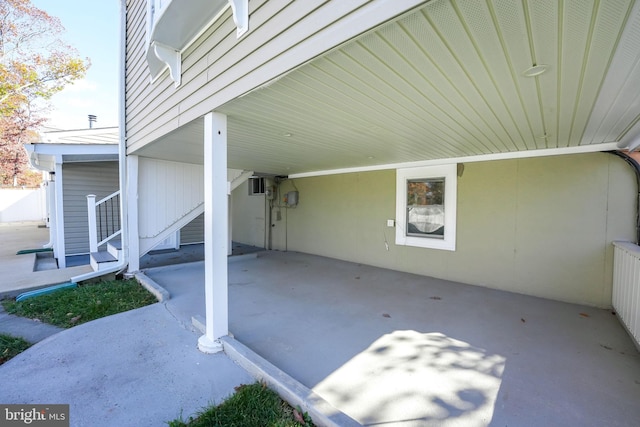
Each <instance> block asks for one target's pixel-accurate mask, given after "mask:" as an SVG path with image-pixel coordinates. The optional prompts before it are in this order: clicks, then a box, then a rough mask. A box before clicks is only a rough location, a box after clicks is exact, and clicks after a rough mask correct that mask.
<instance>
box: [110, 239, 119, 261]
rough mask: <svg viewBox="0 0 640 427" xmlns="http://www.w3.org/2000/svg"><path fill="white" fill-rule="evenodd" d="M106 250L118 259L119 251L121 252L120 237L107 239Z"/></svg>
mask: <svg viewBox="0 0 640 427" xmlns="http://www.w3.org/2000/svg"><path fill="white" fill-rule="evenodd" d="M107 252H109V253H110V254H111V255H113V257H114V258H117V259H120V253H121V252H122V241H120V239H117V240H116V239H114V240H109V241H108V242H107Z"/></svg>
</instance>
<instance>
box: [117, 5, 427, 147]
mask: <svg viewBox="0 0 640 427" xmlns="http://www.w3.org/2000/svg"><path fill="white" fill-rule="evenodd" d="M421 3H423V1H421V0H405V1H402V2H400V1H398V2H387V3H385V4H384V5H382V4H381V3H380V2H372V1H367V0H350V1H347V0H345V1H340V2H335V1H334V2H329V1H320V0H305V1H297V2H296V1H291V0H270V1H265V0H252V1H250V2H249V13H250V18H249V26H250V31H249V32H248V33H247V34H246V35H245V36H243V37H242V38H241V39H239V40H238V39H237V38H236V32H235V30H236V29H235V25H234V23H233V19H232V17H231V11H230V10H228V11H227V12H225V13H224V14H223V16H222V17H221V19H219V20H218V21H217V22H215V23H214V24H213V25H212V26H211V28H209V29H207V30H206V31H205V33H204V34H203V35H202V36H201V37H200V38H199V39H198V40H196V41H195V42H194V43H193V44H192V45H191V46H189V47H188V48H187V49H186V51H185V52H184V54H183V56H182V84H181V85H180V87H178V88H175V87H174V85H173V81H171V79H170V78H169V77H168V73H167V72H165V73H164V74H163V75H162V76H161V77H159V78H158V79H157V81H156V82H154V84H150V82H149V81H150V75H149V71H148V68H147V64H146V60H145V37H146V36H145V31H146V9H145V4H146V2H145V1H144V0H131V1H129V2H128V6H127V8H128V13H127V42H126V43H127V52H128V57H127V66H126V68H127V70H126V73H127V79H126V114H127V119H126V122H127V129H126V130H127V137H128V147H129V152H133V151H135V150H136V149H139V148H141V147H142V146H143V145H145V144H147V143H149V142H152V141H153V140H154V139H156V138H158V137H160V136H162V135H164V134H166V133H168V132H170V131H172V130H174V129H176V128H178V127H179V126H180V125H184V124H186V123H188V122H190V121H192V120H194V119H196V118H198V117H201V116H202V115H204V114H205V113H207V112H209V111H212V110H214V109H215V108H217V107H219V106H220V105H222V104H224V103H225V102H227V101H229V100H231V99H233V98H235V97H237V96H240V95H242V94H243V93H246V92H247V91H250V90H252V89H254V88H256V87H258V86H260V85H262V84H264V83H266V82H268V81H270V80H271V79H273V78H276V77H278V76H280V75H282V74H283V73H286V72H287V71H289V70H291V69H293V68H295V67H296V66H298V65H300V64H302V63H304V62H306V61H308V60H310V59H312V58H313V57H316V56H318V55H320V54H322V53H324V52H326V51H327V50H329V49H331V48H333V47H334V46H336V45H338V44H341V43H343V42H345V41H347V40H349V39H351V38H353V37H355V36H357V35H359V34H361V33H362V32H364V31H366V30H369V29H371V28H372V27H375V26H377V25H379V24H381V23H383V22H385V21H387V20H389V19H392V18H393V17H395V16H397V15H398V14H400V13H403V12H405V11H407V10H409V9H411V8H412V7H415V6H417V5H419V4H421ZM356 17H357V19H355V18H356Z"/></svg>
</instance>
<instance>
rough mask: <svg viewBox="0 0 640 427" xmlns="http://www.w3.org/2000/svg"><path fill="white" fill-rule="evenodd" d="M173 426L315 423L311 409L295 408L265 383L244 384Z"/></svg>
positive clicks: (279, 426)
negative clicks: (216, 404) (311, 416)
mask: <svg viewBox="0 0 640 427" xmlns="http://www.w3.org/2000/svg"><path fill="white" fill-rule="evenodd" d="M169 426H170V427H300V426H313V422H312V421H311V418H310V417H309V415H308V414H307V413H304V414H303V413H302V411H300V410H299V409H294V408H292V407H291V406H289V404H288V403H286V402H285V401H283V400H282V399H280V397H279V396H278V395H277V394H276V393H275V392H274V391H273V390H270V389H269V388H267V386H266V385H264V384H261V383H254V384H251V385H241V386H240V387H237V388H236V393H235V394H233V395H232V396H231V397H229V398H228V399H227V400H225V401H224V402H222V403H221V404H220V405H218V406H212V407H209V408H207V409H205V410H203V411H202V412H201V413H199V414H198V415H197V416H196V417H195V418H193V417H191V418H189V420H188V421H186V422H185V421H183V420H174V421H171V422H169Z"/></svg>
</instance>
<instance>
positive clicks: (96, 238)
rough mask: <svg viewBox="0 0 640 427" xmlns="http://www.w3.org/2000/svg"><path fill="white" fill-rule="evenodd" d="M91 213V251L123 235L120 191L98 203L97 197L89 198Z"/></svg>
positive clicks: (90, 196) (95, 250)
mask: <svg viewBox="0 0 640 427" xmlns="http://www.w3.org/2000/svg"><path fill="white" fill-rule="evenodd" d="M87 210H88V212H89V251H90V252H98V248H99V247H100V246H101V245H103V244H105V243H106V242H108V241H109V240H111V239H113V238H114V237H116V236H119V235H120V234H121V233H122V227H121V222H120V191H116V192H115V193H113V194H109V195H108V196H107V197H105V198H103V199H100V200H98V201H97V202H96V196H95V195H94V194H89V195H88V196H87Z"/></svg>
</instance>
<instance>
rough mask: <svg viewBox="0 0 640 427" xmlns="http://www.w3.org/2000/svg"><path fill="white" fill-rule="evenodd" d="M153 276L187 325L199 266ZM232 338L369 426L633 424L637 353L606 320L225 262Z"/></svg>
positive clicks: (349, 273) (277, 259)
mask: <svg viewBox="0 0 640 427" xmlns="http://www.w3.org/2000/svg"><path fill="white" fill-rule="evenodd" d="M146 274H147V275H148V276H149V277H151V278H152V279H153V280H155V281H156V282H157V283H159V284H160V285H162V286H164V287H165V288H166V289H167V290H169V292H170V293H171V294H172V296H173V298H172V303H171V304H169V307H168V308H169V310H171V312H172V314H173V315H174V316H176V317H177V318H182V319H183V320H182V322H183V323H184V324H189V323H190V319H191V317H192V316H193V315H199V316H204V285H203V283H204V270H203V264H202V263H192V264H184V265H180V266H174V267H164V268H161V269H157V270H155V269H151V270H148V271H146ZM229 275H230V276H229V295H230V303H229V306H230V307H229V313H230V329H231V332H232V333H233V334H234V335H235V337H236V339H237V340H238V341H240V342H242V343H243V344H245V345H246V346H248V347H249V348H251V349H252V350H253V351H255V352H256V353H257V354H259V355H260V356H262V357H264V358H265V359H267V360H268V361H270V362H271V363H273V364H274V365H275V366H277V367H279V368H280V369H282V370H283V371H284V372H286V373H287V374H289V375H291V376H292V377H293V378H295V379H297V380H298V381H300V382H301V383H302V384H304V385H305V386H307V387H308V388H310V389H311V390H313V392H315V393H316V394H318V395H319V396H320V397H322V398H324V399H325V400H326V401H327V402H329V403H330V404H331V405H333V406H334V407H335V408H337V409H339V410H341V411H343V412H344V413H345V414H347V415H348V416H350V417H352V418H354V419H356V420H357V421H359V422H360V423H362V424H364V425H371V426H381V425H384V426H431V425H434V426H435V425H437V426H505V425H509V426H513V425H517V426H540V425H545V426H566V425H581V426H602V425H607V426H635V425H637V421H638V420H639V419H640V406H638V405H637V402H638V401H639V400H640V355H639V354H638V352H637V350H636V349H635V347H634V345H633V343H632V341H631V340H630V339H629V337H628V336H627V335H626V333H625V331H624V330H623V328H622V327H621V326H620V324H619V322H618V320H617V318H616V317H615V315H614V314H612V312H611V311H609V310H601V309H595V308H592V307H587V306H581V305H575V304H567V303H562V302H556V301H550V300H545V299H541V298H534V297H528V296H524V295H518V294H512V293H508V292H502V291H495V290H490V289H485V288H481V287H475V286H468V285H462V284H459V283H453V282H448V281H443V280H438V279H433V278H429V277H424V276H416V275H412V274H406V273H400V272H394V271H390V270H385V269H380V268H374V267H369V266H364V265H359V264H354V263H348V262H342V261H337V260H333V259H329V258H323V257H317V256H310V255H305V254H299V253H291V252H287V253H282V252H267V253H263V254H261V255H260V256H259V257H257V258H255V259H247V260H242V261H239V262H234V263H230V264H229Z"/></svg>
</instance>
